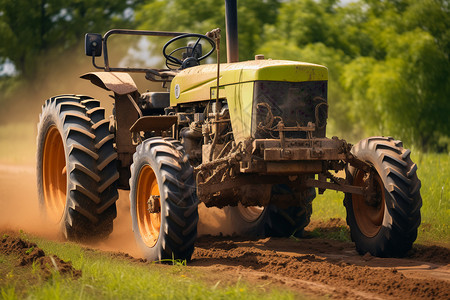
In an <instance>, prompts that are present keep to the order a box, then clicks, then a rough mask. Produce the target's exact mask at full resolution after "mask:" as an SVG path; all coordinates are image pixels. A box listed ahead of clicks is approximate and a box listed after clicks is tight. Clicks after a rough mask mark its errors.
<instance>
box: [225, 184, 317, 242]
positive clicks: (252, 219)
mask: <svg viewBox="0 0 450 300" xmlns="http://www.w3.org/2000/svg"><path fill="white" fill-rule="evenodd" d="M277 195H283V196H286V195H292V197H296V198H297V199H298V198H299V195H298V194H297V193H295V192H294V191H292V189H291V188H289V187H288V186H286V185H283V184H277V185H274V186H273V187H272V197H276V196H277ZM315 196H316V192H315V189H314V188H311V189H309V190H308V194H307V196H306V197H305V198H304V199H298V201H299V205H298V206H291V207H288V208H280V207H277V206H275V205H268V206H267V207H260V206H250V207H244V206H242V205H241V204H240V203H239V204H238V205H237V206H235V207H226V208H225V213H226V214H227V216H228V217H229V218H230V221H231V222H230V223H231V224H232V226H233V232H234V233H236V234H238V235H242V236H250V237H264V236H273V237H289V236H291V235H293V236H295V237H302V236H303V229H304V228H305V227H306V226H307V225H308V224H309V221H310V218H311V213H312V200H313V199H314V198H315Z"/></svg>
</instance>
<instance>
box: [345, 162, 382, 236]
mask: <svg viewBox="0 0 450 300" xmlns="http://www.w3.org/2000/svg"><path fill="white" fill-rule="evenodd" d="M364 174H365V173H364V172H361V171H358V172H357V174H356V176H355V179H354V185H356V186H364V181H365V178H364ZM383 186H384V185H383V182H382V181H381V178H380V176H378V174H376V175H375V181H374V189H375V195H376V196H375V197H376V198H377V200H379V201H377V203H376V204H371V205H369V204H368V203H367V202H366V201H365V200H364V196H363V195H353V196H352V200H353V201H352V204H353V212H354V214H355V219H356V223H357V224H358V227H359V229H360V230H361V232H362V233H363V234H364V235H365V236H367V237H374V236H375V235H377V233H378V232H379V231H380V229H381V227H382V225H383V219H384V210H385V203H386V202H385V195H384V188H383Z"/></svg>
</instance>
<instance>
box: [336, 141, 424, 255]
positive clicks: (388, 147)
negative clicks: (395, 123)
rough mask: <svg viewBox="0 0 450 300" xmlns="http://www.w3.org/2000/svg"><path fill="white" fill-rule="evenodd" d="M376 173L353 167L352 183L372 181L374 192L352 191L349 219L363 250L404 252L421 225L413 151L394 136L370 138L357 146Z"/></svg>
mask: <svg viewBox="0 0 450 300" xmlns="http://www.w3.org/2000/svg"><path fill="white" fill-rule="evenodd" d="M352 153H353V154H354V155H355V156H356V157H357V158H359V159H361V160H363V161H366V162H368V163H369V164H371V165H372V166H373V172H371V174H367V173H365V172H363V171H362V170H359V169H356V168H352V167H349V168H348V169H347V176H348V180H349V183H350V184H353V185H355V186H361V187H365V186H368V185H369V184H371V185H372V194H371V196H367V197H364V196H363V195H352V194H346V196H345V200H344V204H345V207H346V209H347V223H348V225H349V226H350V233H351V237H352V240H353V241H354V242H355V245H356V249H357V250H358V252H359V253H360V254H365V253H367V252H369V253H370V254H372V255H374V256H381V257H389V256H404V255H405V254H406V252H407V251H408V250H410V249H411V247H412V244H413V242H414V241H415V240H416V237H417V228H418V227H419V225H420V207H421V206H422V198H421V197H420V180H419V179H418V178H417V174H416V170H417V166H416V164H414V163H413V162H412V161H411V158H410V157H409V156H410V151H409V150H407V149H404V148H403V147H402V143H401V142H400V141H395V140H394V139H392V138H385V137H372V138H368V139H364V140H362V141H360V142H359V143H357V144H356V145H355V146H354V147H353V148H352Z"/></svg>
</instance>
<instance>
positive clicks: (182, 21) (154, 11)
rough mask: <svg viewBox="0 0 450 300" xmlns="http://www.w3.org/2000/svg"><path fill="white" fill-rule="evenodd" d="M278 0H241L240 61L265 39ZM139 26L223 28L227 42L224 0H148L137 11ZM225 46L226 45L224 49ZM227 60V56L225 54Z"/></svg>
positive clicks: (202, 30) (198, 29)
mask: <svg viewBox="0 0 450 300" xmlns="http://www.w3.org/2000/svg"><path fill="white" fill-rule="evenodd" d="M279 6H280V1H279V0H265V1H261V0H240V1H238V22H239V25H238V31H239V57H240V60H247V59H252V58H253V57H254V55H255V54H256V49H257V48H258V47H259V45H260V44H261V43H262V42H263V41H264V40H265V32H264V24H273V23H274V22H275V20H276V16H277V12H278V7H279ZM136 21H137V22H138V23H139V28H140V29H146V30H162V31H181V32H195V33H202V34H204V33H206V32H208V31H210V30H212V29H214V28H218V27H219V28H221V29H222V42H221V45H225V40H226V39H225V4H224V1H220V2H219V1H209V0H199V1H195V6H193V3H192V1H191V0H168V1H161V0H153V1H147V2H146V3H145V4H143V5H142V6H140V7H139V8H138V9H137V12H136ZM223 49H225V48H223ZM222 57H223V58H224V59H225V57H226V55H223V56H222Z"/></svg>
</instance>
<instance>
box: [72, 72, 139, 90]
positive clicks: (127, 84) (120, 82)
mask: <svg viewBox="0 0 450 300" xmlns="http://www.w3.org/2000/svg"><path fill="white" fill-rule="evenodd" d="M80 78H83V79H87V80H90V81H91V82H92V83H93V84H94V85H96V86H99V87H101V88H102V89H105V90H107V91H113V92H114V93H116V94H118V95H126V94H130V93H134V92H136V91H137V90H138V89H137V86H136V84H135V83H134V80H133V78H131V76H130V74H127V73H114V72H90V73H86V74H83V75H81V76H80Z"/></svg>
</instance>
